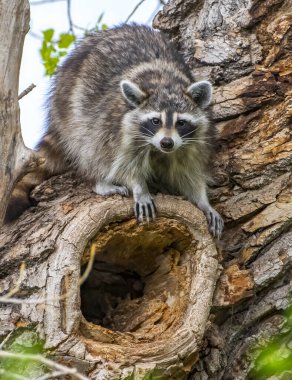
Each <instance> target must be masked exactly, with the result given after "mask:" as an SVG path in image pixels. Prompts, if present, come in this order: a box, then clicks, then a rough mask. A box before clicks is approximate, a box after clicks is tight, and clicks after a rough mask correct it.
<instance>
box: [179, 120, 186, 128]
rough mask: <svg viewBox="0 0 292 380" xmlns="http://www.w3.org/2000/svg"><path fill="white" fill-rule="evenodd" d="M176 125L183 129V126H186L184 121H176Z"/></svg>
mask: <svg viewBox="0 0 292 380" xmlns="http://www.w3.org/2000/svg"><path fill="white" fill-rule="evenodd" d="M177 125H178V126H179V127H184V126H185V125H186V122H185V121H184V120H178V121H177Z"/></svg>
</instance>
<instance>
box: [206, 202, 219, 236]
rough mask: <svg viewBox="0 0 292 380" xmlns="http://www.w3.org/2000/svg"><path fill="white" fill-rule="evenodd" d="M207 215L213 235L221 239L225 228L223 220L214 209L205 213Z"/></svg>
mask: <svg viewBox="0 0 292 380" xmlns="http://www.w3.org/2000/svg"><path fill="white" fill-rule="evenodd" d="M205 215H206V218H207V221H208V225H209V231H210V232H211V233H212V235H213V236H214V237H216V238H217V239H220V237H221V234H222V231H223V228H224V221H223V219H222V218H221V216H220V215H219V214H218V212H217V211H216V210H214V209H213V208H212V207H210V208H209V209H208V210H206V211H205Z"/></svg>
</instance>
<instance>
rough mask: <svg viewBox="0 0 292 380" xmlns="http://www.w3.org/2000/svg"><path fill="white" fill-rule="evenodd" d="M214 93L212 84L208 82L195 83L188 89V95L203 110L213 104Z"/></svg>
mask: <svg viewBox="0 0 292 380" xmlns="http://www.w3.org/2000/svg"><path fill="white" fill-rule="evenodd" d="M212 92H213V87H212V84H211V83H210V82H208V81H207V80H202V81H201V82H197V83H193V84H191V85H190V87H188V89H187V94H189V95H190V96H191V97H192V99H193V100H194V101H195V102H196V103H197V104H198V105H199V106H200V107H201V108H206V107H208V105H209V104H210V103H211V100H212Z"/></svg>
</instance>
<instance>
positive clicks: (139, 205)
mask: <svg viewBox="0 0 292 380" xmlns="http://www.w3.org/2000/svg"><path fill="white" fill-rule="evenodd" d="M134 212H135V217H136V219H137V220H138V222H143V219H144V218H145V219H146V220H147V222H148V223H149V222H150V219H152V220H154V219H155V216H156V207H155V203H154V200H153V198H152V197H151V195H150V194H141V195H139V196H138V197H136V199H134Z"/></svg>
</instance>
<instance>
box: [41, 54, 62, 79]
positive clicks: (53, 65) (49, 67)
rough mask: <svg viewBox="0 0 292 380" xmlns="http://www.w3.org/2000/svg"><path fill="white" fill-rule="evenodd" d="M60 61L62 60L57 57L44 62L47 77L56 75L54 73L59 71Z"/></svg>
mask: <svg viewBox="0 0 292 380" xmlns="http://www.w3.org/2000/svg"><path fill="white" fill-rule="evenodd" d="M59 61H60V59H59V58H58V57H55V58H49V59H48V60H47V61H45V62H44V66H45V69H46V75H49V76H51V75H53V74H54V72H55V71H56V69H57V66H58V63H59Z"/></svg>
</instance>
